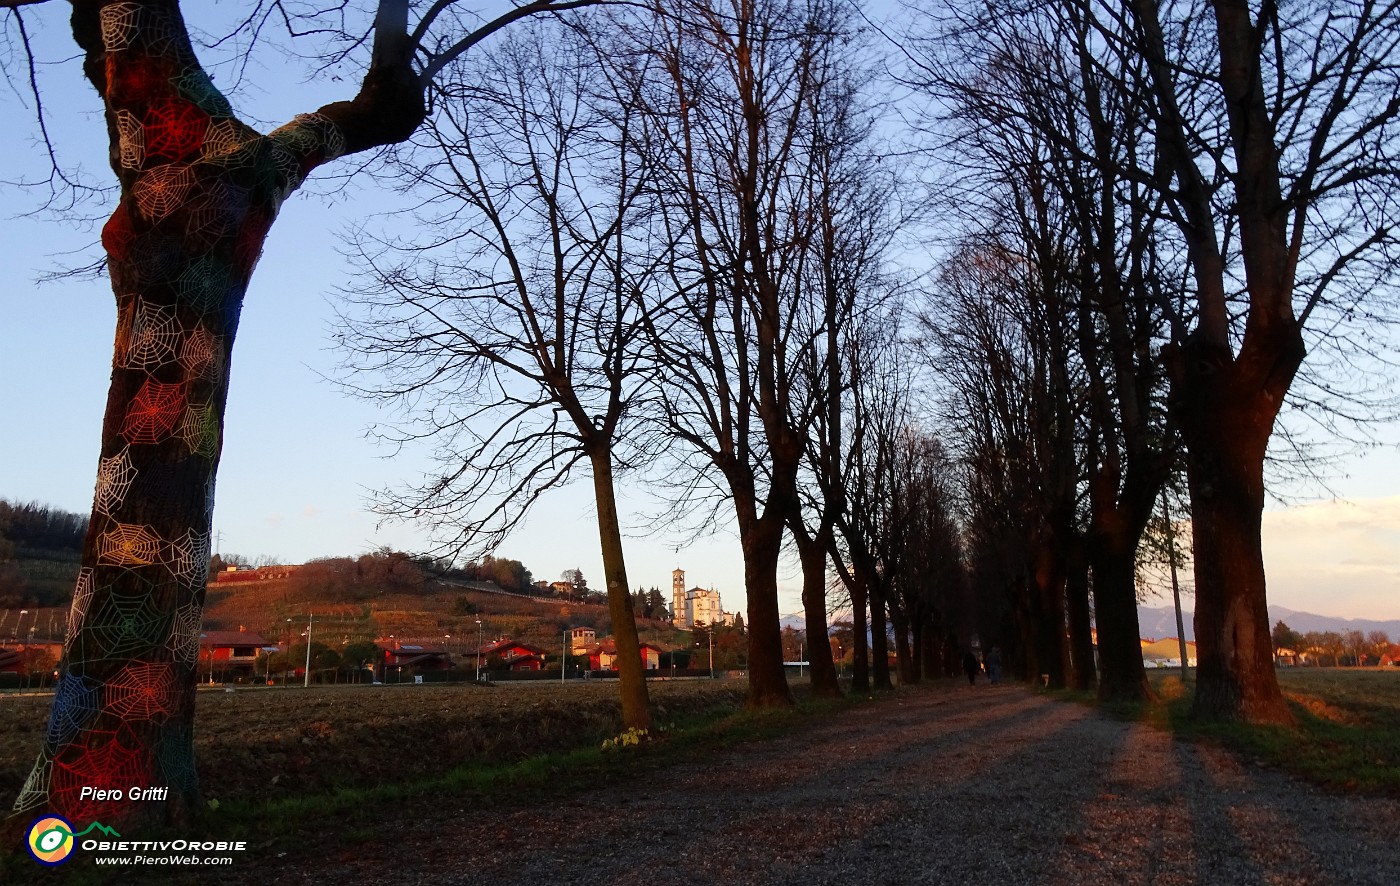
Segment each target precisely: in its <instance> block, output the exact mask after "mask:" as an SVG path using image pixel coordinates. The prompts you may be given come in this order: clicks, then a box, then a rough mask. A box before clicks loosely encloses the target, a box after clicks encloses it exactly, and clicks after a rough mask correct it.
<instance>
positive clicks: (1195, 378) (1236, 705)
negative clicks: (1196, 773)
mask: <svg viewBox="0 0 1400 886" xmlns="http://www.w3.org/2000/svg"><path fill="white" fill-rule="evenodd" d="M1193 350H1195V349H1193ZM1201 350H1205V348H1203V347H1202V348H1201ZM1279 350H1281V351H1282V354H1283V357H1284V358H1288V359H1282V358H1276V360H1275V362H1274V365H1275V366H1276V367H1278V368H1277V371H1275V372H1273V373H1262V372H1259V371H1257V370H1256V371H1255V372H1253V373H1251V372H1249V371H1248V370H1249V368H1250V367H1249V365H1248V362H1247V361H1248V360H1249V358H1251V357H1253V356H1254V354H1252V353H1249V352H1242V353H1241V355H1240V357H1239V358H1237V360H1236V361H1235V362H1234V363H1229V362H1228V354H1227V353H1226V352H1225V351H1223V349H1216V350H1215V351H1214V353H1207V354H1204V355H1197V354H1194V353H1190V352H1188V353H1185V354H1183V355H1182V357H1183V359H1182V360H1181V361H1180V363H1178V364H1176V365H1177V368H1178V370H1179V374H1178V375H1177V377H1175V378H1173V390H1172V394H1173V398H1172V405H1173V407H1174V411H1175V415H1176V418H1177V420H1178V422H1179V425H1180V427H1181V431H1182V437H1183V439H1184V440H1185V441H1186V446H1187V479H1188V481H1189V485H1190V493H1191V544H1192V551H1193V553H1194V555H1195V574H1196V615H1195V627H1196V661H1197V668H1196V696H1195V701H1194V704H1193V706H1192V712H1193V715H1195V716H1198V717H1202V718H1207V719H1218V720H1242V721H1245V722H1249V723H1282V724H1291V723H1292V722H1293V714H1292V712H1291V711H1290V710H1289V709H1288V704H1287V702H1285V700H1284V698H1283V693H1282V692H1281V691H1280V690H1279V685H1278V676H1277V674H1276V673H1275V671H1274V664H1273V643H1272V640H1271V638H1270V635H1269V612H1268V600H1267V592H1266V583H1265V577H1264V557H1263V548H1262V540H1261V529H1262V524H1263V512H1264V453H1265V449H1266V448H1267V446H1268V441H1269V435H1270V434H1271V433H1272V430H1273V422H1274V418H1275V416H1276V415H1277V413H1278V406H1279V405H1280V404H1281V403H1282V400H1283V391H1284V390H1286V389H1287V382H1286V381H1283V382H1282V385H1281V387H1280V386H1279V385H1280V378H1279V376H1280V375H1283V374H1285V372H1284V370H1287V369H1288V363H1289V362H1290V361H1291V363H1292V366H1293V367H1294V368H1295V369H1296V367H1297V365H1298V364H1299V363H1301V361H1302V356H1301V355H1302V342H1301V339H1297V340H1295V341H1294V342H1293V346H1292V348H1286V347H1284V346H1280V348H1279ZM1275 353H1277V352H1275ZM1211 357H1214V358H1215V359H1211ZM1222 357H1223V358H1224V359H1222ZM1241 363H1244V364H1245V365H1243V366H1242V365H1241ZM1286 374H1287V376H1288V378H1291V372H1287V373H1286ZM1251 376H1253V379H1255V380H1257V379H1259V378H1260V377H1262V378H1264V379H1266V380H1267V381H1268V382H1270V383H1271V384H1270V386H1265V385H1258V384H1252V383H1250V380H1251ZM1271 387H1272V388H1273V389H1272V390H1271ZM1261 388H1262V390H1261ZM1251 389H1252V390H1251Z"/></svg>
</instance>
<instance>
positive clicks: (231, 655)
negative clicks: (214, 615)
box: [199, 630, 277, 680]
mask: <svg viewBox="0 0 1400 886" xmlns="http://www.w3.org/2000/svg"><path fill="white" fill-rule="evenodd" d="M276 648H277V645H276V644H275V643H270V642H268V641H267V640H265V639H264V638H263V636H262V634H258V633H254V632H253V631H243V630H239V631H202V632H200V635H199V660H200V670H201V671H203V672H204V673H207V674H208V675H209V677H210V679H211V680H212V679H214V675H215V673H216V672H217V674H218V677H219V679H223V680H236V679H239V678H242V677H252V676H253V675H254V674H255V672H256V671H257V663H258V655H259V653H261V652H263V651H265V650H270V649H276Z"/></svg>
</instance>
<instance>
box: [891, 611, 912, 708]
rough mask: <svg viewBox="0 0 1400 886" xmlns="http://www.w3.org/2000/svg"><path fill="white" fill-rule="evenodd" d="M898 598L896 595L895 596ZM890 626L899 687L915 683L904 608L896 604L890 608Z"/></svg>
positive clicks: (906, 615)
mask: <svg viewBox="0 0 1400 886" xmlns="http://www.w3.org/2000/svg"><path fill="white" fill-rule="evenodd" d="M895 597H896V598H898V595H897V594H896V595H895ZM890 626H891V627H892V628H894V664H895V670H896V672H897V673H898V674H899V685H901V686H907V685H909V684H910V683H914V682H916V681H917V678H916V677H915V671H914V650H913V647H912V646H910V643H909V631H910V618H909V613H908V611H907V610H906V608H905V607H904V606H901V605H899V604H898V603H896V604H894V605H892V606H890Z"/></svg>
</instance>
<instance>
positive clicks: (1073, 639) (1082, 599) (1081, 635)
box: [1065, 542, 1097, 692]
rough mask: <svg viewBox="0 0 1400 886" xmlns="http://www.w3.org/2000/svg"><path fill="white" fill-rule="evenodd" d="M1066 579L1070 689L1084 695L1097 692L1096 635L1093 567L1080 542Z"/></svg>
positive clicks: (1069, 565)
mask: <svg viewBox="0 0 1400 886" xmlns="http://www.w3.org/2000/svg"><path fill="white" fill-rule="evenodd" d="M1067 567H1068V572H1067V574H1066V576H1065V608H1066V612H1065V615H1066V618H1067V619H1068V621H1069V662H1070V686H1071V687H1072V688H1074V689H1077V690H1079V691H1081V692H1083V691H1088V690H1090V689H1093V688H1094V684H1095V682H1096V680H1097V668H1096V666H1095V664H1094V634H1093V625H1092V618H1091V615H1090V612H1089V564H1088V560H1087V559H1086V557H1085V553H1084V545H1083V543H1082V542H1076V543H1075V544H1074V545H1073V548H1072V550H1071V553H1070V556H1069V560H1068V563H1067Z"/></svg>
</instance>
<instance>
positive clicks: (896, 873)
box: [201, 682, 1400, 886]
mask: <svg viewBox="0 0 1400 886" xmlns="http://www.w3.org/2000/svg"><path fill="white" fill-rule="evenodd" d="M454 806H455V804H454ZM437 812H439V813H440V814H441V817H434V815H433V814H432V811H430V810H428V809H423V808H418V809H411V810H398V811H395V810H385V817H386V819H387V821H386V823H385V824H384V827H383V828H382V829H377V830H376V832H375V833H374V834H371V835H363V834H362V835H360V837H359V838H358V839H359V840H360V841H361V842H359V843H358V844H357V845H355V846H353V847H346V848H344V849H339V850H335V851H333V852H331V853H328V854H324V855H322V856H321V857H318V858H315V859H308V858H305V857H296V856H297V853H291V854H289V855H287V856H286V857H284V858H282V859H273V858H258V859H257V860H256V861H255V862H252V863H250V864H240V865H239V867H240V868H242V870H241V871H226V872H222V875H223V876H224V877H231V876H233V875H235V874H237V875H238V876H237V880H233V879H230V880H228V882H238V881H241V882H244V883H246V882H248V881H249V876H250V875H251V876H252V879H254V880H256V881H257V882H265V883H278V884H290V883H307V884H311V883H317V884H320V883H394V884H396V886H409V884H439V883H456V884H492V886H513V884H521V886H526V884H528V886H539V884H546V883H547V884H579V886H584V884H588V886H592V884H613V886H625V884H637V886H643V884H644V886H666V884H686V886H696V884H712V883H718V884H731V886H732V884H750V883H753V884H781V883H791V884H804V886H805V884H814V883H841V884H852V883H861V884H865V883H877V884H915V883H950V884H962V883H998V884H1003V883H1055V884H1058V883H1151V884H1184V883H1227V884H1244V883H1278V884H1289V886H1297V884H1341V883H1364V884H1370V883H1374V884H1387V886H1394V884H1395V883H1397V882H1400V803H1397V802H1396V801H1393V800H1384V799H1376V798H1364V797H1352V796H1343V795H1336V794H1328V793H1323V792H1320V791H1318V790H1316V789H1314V788H1311V787H1309V786H1307V785H1304V784H1301V783H1299V782H1297V781H1295V780H1293V779H1291V778H1289V777H1288V776H1286V775H1284V774H1282V773H1279V772H1277V771H1274V770H1272V769H1269V768H1266V767H1263V766H1259V765H1255V764H1253V763H1251V762H1248V761H1241V760H1239V759H1238V758H1236V757H1234V756H1232V755H1230V754H1228V753H1226V752H1224V751H1221V750H1218V749H1215V748H1211V747H1206V746H1202V745H1193V744H1188V743H1182V742H1175V741H1173V740H1172V738H1171V737H1170V736H1169V735H1167V734H1165V733H1162V732H1159V731H1157V730H1154V729H1152V728H1151V727H1148V726H1144V725H1140V724H1135V723H1123V722H1118V721H1115V720H1111V719H1108V718H1106V717H1103V716H1101V715H1100V714H1099V713H1097V712H1096V711H1094V710H1092V709H1089V708H1086V707H1083V706H1081V705H1076V704H1068V703H1061V702H1056V701H1051V700H1048V699H1046V698H1045V697H1043V696H1038V695H1035V694H1033V693H1031V692H1029V691H1026V690H1024V689H1022V688H1018V687H1014V686H999V687H990V686H985V685H978V686H976V687H969V686H967V685H966V684H965V683H963V684H961V685H959V684H955V683H952V682H946V683H942V684H939V685H937V686H932V687H924V688H919V689H915V690H912V691H908V692H903V693H900V694H898V695H895V696H892V697H890V698H887V699H885V700H882V701H879V702H876V703H873V704H869V705H863V706H860V707H858V708H852V709H848V710H844V711H842V712H840V713H838V714H835V715H833V716H831V717H828V718H824V719H822V720H821V721H819V722H816V723H813V724H811V725H809V726H806V727H804V728H801V729H798V730H795V731H794V732H792V733H789V734H787V735H784V736H782V737H780V738H777V739H770V740H766V741H760V742H754V743H751V744H745V745H741V746H738V747H735V748H731V749H729V750H728V751H726V752H724V755H723V756H722V757H719V758H716V759H695V760H690V761H687V762H685V763H684V764H677V765H668V766H654V765H640V766H638V768H637V770H636V771H635V772H634V773H630V774H628V775H627V776H625V777H622V778H619V779H616V780H614V781H613V782H612V783H609V784H600V785H597V786H596V787H595V788H594V789H592V790H589V791H586V792H581V793H570V794H567V795H563V796H560V797H558V798H557V801H551V802H550V803H548V804H545V805H540V804H538V802H537V801H532V802H531V804H529V805H527V804H526V803H524V802H521V803H518V804H506V805H505V806H501V805H497V806H494V807H493V808H490V809H467V810H459V809H456V808H450V809H443V810H437ZM397 813H402V814H403V815H404V816H405V819H403V820H402V823H396V822H395V818H396V814H397ZM250 861H252V860H251V859H250ZM204 873H206V874H208V873H212V872H209V871H206V872H204ZM201 880H202V881H203V882H216V881H215V880H214V879H213V878H209V877H207V876H206V877H202V878H201Z"/></svg>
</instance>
